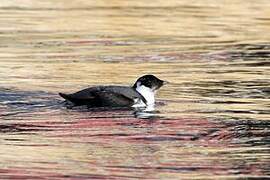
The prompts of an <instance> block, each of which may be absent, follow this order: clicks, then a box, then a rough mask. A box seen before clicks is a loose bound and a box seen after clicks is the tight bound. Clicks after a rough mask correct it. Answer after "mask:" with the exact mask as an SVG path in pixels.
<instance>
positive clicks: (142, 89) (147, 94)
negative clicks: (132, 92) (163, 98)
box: [136, 84, 155, 105]
mask: <svg viewBox="0 0 270 180" xmlns="http://www.w3.org/2000/svg"><path fill="white" fill-rule="evenodd" d="M136 91H137V92H139V93H140V94H141V95H142V96H143V97H144V99H145V100H146V104H147V105H153V104H155V93H154V91H152V89H150V88H148V87H146V86H144V85H140V84H138V85H137V87H136Z"/></svg>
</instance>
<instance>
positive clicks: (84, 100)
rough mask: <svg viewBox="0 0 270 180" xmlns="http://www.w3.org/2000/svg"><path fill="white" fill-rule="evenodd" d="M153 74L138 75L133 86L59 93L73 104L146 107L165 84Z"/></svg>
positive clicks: (153, 100)
mask: <svg viewBox="0 0 270 180" xmlns="http://www.w3.org/2000/svg"><path fill="white" fill-rule="evenodd" d="M166 83H167V81H163V80H161V79H159V78H157V77H156V76H154V75H144V76H142V77H140V78H139V79H138V80H137V81H136V82H135V84H134V85H133V86H131V87H130V86H114V85H109V86H94V87H90V88H87V89H83V90H81V91H78V92H76V93H73V94H64V93H59V95H60V96H61V97H63V98H64V99H66V100H67V101H70V102H72V103H73V104H74V105H87V106H88V107H139V108H140V107H142V108H143V107H147V106H153V105H154V104H155V93H156V92H157V90H158V89H159V88H160V87H161V86H163V85H164V84H166Z"/></svg>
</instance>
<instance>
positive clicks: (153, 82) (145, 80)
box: [133, 75, 167, 90]
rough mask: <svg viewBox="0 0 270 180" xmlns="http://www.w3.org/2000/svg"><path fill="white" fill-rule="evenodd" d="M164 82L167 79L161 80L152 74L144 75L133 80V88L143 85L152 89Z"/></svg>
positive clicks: (157, 87)
mask: <svg viewBox="0 0 270 180" xmlns="http://www.w3.org/2000/svg"><path fill="white" fill-rule="evenodd" d="M166 83H167V81H163V80H161V79H159V78H157V77H156V76H154V75H144V76H142V77H140V78H139V79H138V80H137V81H136V82H135V84H134V85H133V88H137V87H138V86H141V85H144V86H146V87H148V88H150V89H152V90H157V89H159V88H160V87H161V86H163V85H164V84H166Z"/></svg>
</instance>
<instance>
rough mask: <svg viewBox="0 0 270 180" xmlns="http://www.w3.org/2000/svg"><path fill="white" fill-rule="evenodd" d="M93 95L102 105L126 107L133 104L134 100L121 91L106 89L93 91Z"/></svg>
mask: <svg viewBox="0 0 270 180" xmlns="http://www.w3.org/2000/svg"><path fill="white" fill-rule="evenodd" d="M95 97H96V100H97V101H98V102H100V103H101V106H103V107H107V106H110V107H128V106H132V105H133V104H134V100H133V99H132V98H129V97H126V96H124V95H123V94H121V93H117V92H113V91H108V90H104V91H98V92H95Z"/></svg>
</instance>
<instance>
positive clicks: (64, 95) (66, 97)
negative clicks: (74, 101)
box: [59, 93, 69, 100]
mask: <svg viewBox="0 0 270 180" xmlns="http://www.w3.org/2000/svg"><path fill="white" fill-rule="evenodd" d="M59 96H61V97H62V98H64V99H66V100H68V99H69V96H68V95H67V94H64V93H59Z"/></svg>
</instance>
